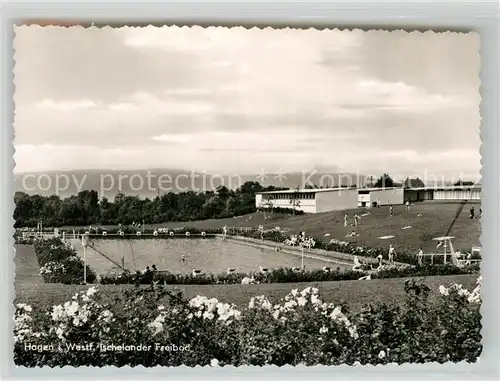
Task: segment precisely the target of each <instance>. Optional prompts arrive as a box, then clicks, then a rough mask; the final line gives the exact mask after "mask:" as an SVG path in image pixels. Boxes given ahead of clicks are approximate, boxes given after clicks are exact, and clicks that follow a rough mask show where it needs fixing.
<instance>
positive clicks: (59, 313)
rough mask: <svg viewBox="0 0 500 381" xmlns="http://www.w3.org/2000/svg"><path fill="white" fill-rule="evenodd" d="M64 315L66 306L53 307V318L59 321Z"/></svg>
mask: <svg viewBox="0 0 500 381" xmlns="http://www.w3.org/2000/svg"><path fill="white" fill-rule="evenodd" d="M63 316H64V308H63V306H61V305H59V306H54V307H52V320H54V321H58V320H59V319H61V318H62V317H63Z"/></svg>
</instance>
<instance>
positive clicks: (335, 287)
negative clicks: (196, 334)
mask: <svg viewBox="0 0 500 381" xmlns="http://www.w3.org/2000/svg"><path fill="white" fill-rule="evenodd" d="M421 279H422V280H424V281H425V283H426V284H427V285H428V286H429V287H430V288H431V289H432V291H433V294H434V295H436V294H437V292H438V287H439V286H440V285H445V286H448V285H450V284H451V283H455V282H456V283H460V284H463V285H464V287H466V288H467V289H469V290H471V289H473V288H474V286H475V282H476V279H477V275H455V276H439V277H427V278H421ZM406 280H407V278H399V279H375V280H369V281H341V282H313V283H273V284H255V285H241V284H232V285H183V286H167V287H169V288H170V289H175V290H181V291H183V293H184V294H185V295H186V296H187V297H189V298H192V297H195V296H197V295H204V296H207V297H211V298H212V297H213V298H217V299H218V300H219V301H221V302H227V303H235V304H236V305H237V306H239V307H240V308H241V307H245V306H246V305H247V304H248V301H249V300H250V298H251V297H252V296H258V295H266V296H267V297H268V298H269V299H270V300H271V301H273V302H276V301H278V300H279V299H280V298H282V297H284V296H285V295H286V294H288V293H289V292H290V291H291V290H292V289H295V288H298V289H304V288H306V287H308V286H313V287H317V288H318V289H319V290H320V293H321V295H322V298H323V299H324V300H325V301H328V302H334V303H335V302H339V301H341V300H345V301H348V302H349V308H351V309H353V310H357V309H359V308H361V307H362V306H363V305H365V304H368V303H373V302H377V301H381V302H386V303H400V302H401V300H402V298H403V297H404V283H405V281H406ZM97 287H98V288H99V289H100V290H101V291H102V292H103V293H104V295H105V296H106V299H107V300H110V301H113V300H114V298H115V297H116V296H119V295H120V294H121V293H122V292H123V290H124V289H126V288H133V287H135V286H133V285H120V286H115V285H97ZM145 287H147V286H145ZM86 288H87V287H85V286H81V285H62V284H18V285H17V286H16V299H15V302H16V303H27V304H30V305H32V306H33V307H42V306H49V305H54V304H59V303H64V302H65V301H68V300H71V297H72V296H73V295H74V294H75V293H76V292H78V291H80V290H83V289H86Z"/></svg>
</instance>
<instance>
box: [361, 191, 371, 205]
mask: <svg viewBox="0 0 500 381" xmlns="http://www.w3.org/2000/svg"><path fill="white" fill-rule="evenodd" d="M363 203H364V205H363ZM370 206H372V201H371V195H370V192H368V193H366V194H359V195H358V207H360V208H364V207H370Z"/></svg>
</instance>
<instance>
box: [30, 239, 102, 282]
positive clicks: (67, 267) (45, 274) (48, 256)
mask: <svg viewBox="0 0 500 381" xmlns="http://www.w3.org/2000/svg"><path fill="white" fill-rule="evenodd" d="M34 247H35V254H36V256H37V259H38V263H39V264H40V275H42V278H43V280H44V282H46V283H64V284H80V283H83V268H84V262H83V260H82V259H81V258H80V257H79V256H78V255H77V254H76V252H75V250H74V249H73V248H72V247H71V244H70V243H69V242H67V241H64V240H62V239H59V238H52V239H48V240H43V239H37V240H36V241H35V243H34ZM96 279H97V276H96V274H95V272H94V271H93V270H92V269H91V268H90V267H89V266H87V283H93V282H95V280H96Z"/></svg>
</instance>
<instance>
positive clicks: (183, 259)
mask: <svg viewBox="0 0 500 381" xmlns="http://www.w3.org/2000/svg"><path fill="white" fill-rule="evenodd" d="M181 262H186V258H185V257H184V254H182V255H181Z"/></svg>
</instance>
